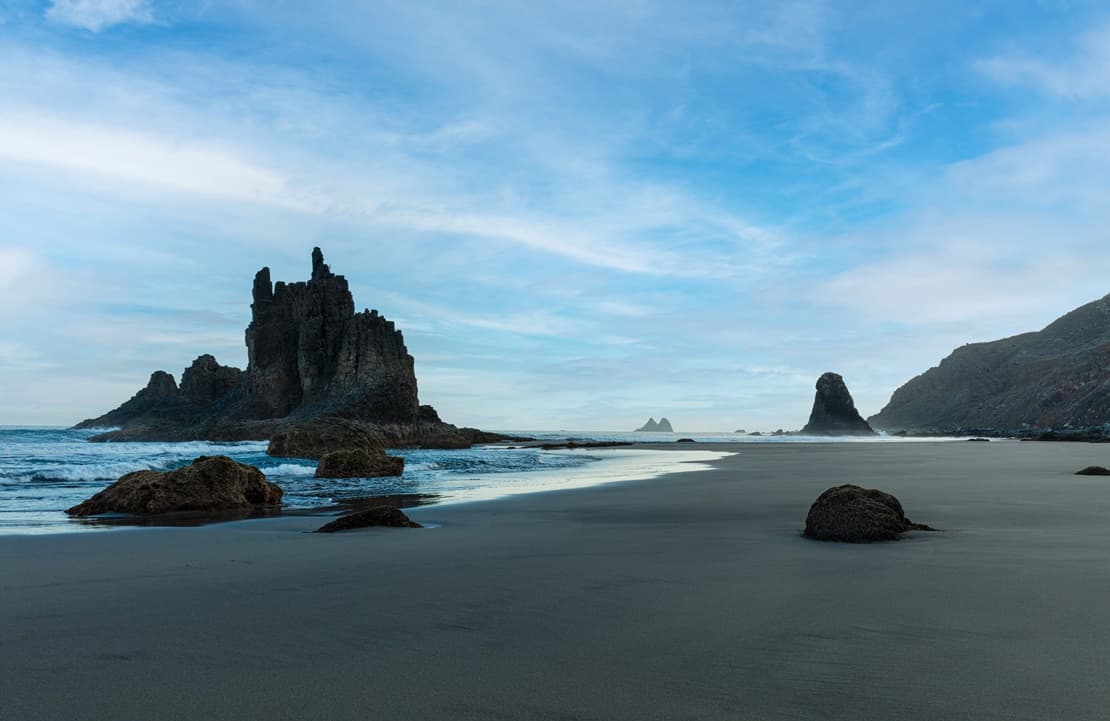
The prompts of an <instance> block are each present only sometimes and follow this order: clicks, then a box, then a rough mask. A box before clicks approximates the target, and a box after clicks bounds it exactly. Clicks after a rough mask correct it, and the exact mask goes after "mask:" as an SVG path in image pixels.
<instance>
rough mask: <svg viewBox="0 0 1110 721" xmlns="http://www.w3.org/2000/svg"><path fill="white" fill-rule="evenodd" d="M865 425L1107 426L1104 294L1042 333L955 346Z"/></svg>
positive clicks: (1108, 317) (1109, 371) (1109, 345)
mask: <svg viewBox="0 0 1110 721" xmlns="http://www.w3.org/2000/svg"><path fill="white" fill-rule="evenodd" d="M869 420H870V421H871V423H872V425H874V426H875V427H876V428H882V429H885V430H898V429H908V430H911V431H913V432H938V431H939V432H944V431H956V430H958V429H964V428H981V429H987V430H995V431H1022V430H1023V429H1024V430H1026V431H1028V430H1030V429H1053V428H1054V429H1057V430H1059V429H1064V428H1067V427H1069V426H1070V427H1072V428H1091V427H1096V426H1102V425H1103V424H1106V423H1110V295H1108V296H1106V297H1104V298H1102V299H1100V300H1096V301H1094V302H1092V303H1088V304H1087V305H1084V306H1082V307H1080V308H1077V309H1076V310H1073V311H1072V312H1070V313H1068V314H1066V315H1064V316H1063V317H1061V318H1059V319H1057V320H1056V321H1054V322H1052V323H1051V324H1049V325H1048V326H1047V327H1045V328H1044V329H1043V330H1041V331H1038V332H1035V333H1025V334H1022V335H1017V336H1013V337H1011V338H1004V339H1002V340H996V341H993V342H989V343H973V344H971V345H965V346H963V347H961V348H958V349H957V350H955V351H953V352H952V354H951V355H949V356H948V357H947V358H945V359H944V360H942V361H941V362H940V365H938V366H936V367H935V368H931V369H929V370H928V371H926V372H925V373H922V374H921V375H919V376H917V377H916V378H914V379H912V380H910V381H909V382H908V383H906V384H905V385H903V386H902V387H901V388H899V389H898V390H896V391H895V392H894V394H893V395H892V396H891V398H890V402H889V403H887V405H886V407H885V408H883V409H882V411H880V412H879V413H878V414H877V415H875V416H872V417H871V418H870V419H869Z"/></svg>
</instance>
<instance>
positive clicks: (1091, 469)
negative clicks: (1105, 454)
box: [1075, 466, 1110, 476]
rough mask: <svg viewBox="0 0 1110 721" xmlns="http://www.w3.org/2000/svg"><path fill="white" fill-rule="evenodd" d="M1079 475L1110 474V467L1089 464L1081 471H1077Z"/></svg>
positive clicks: (1076, 473)
mask: <svg viewBox="0 0 1110 721" xmlns="http://www.w3.org/2000/svg"><path fill="white" fill-rule="evenodd" d="M1075 475H1077V476H1110V468H1103V467H1102V466H1087V467H1086V468H1084V469H1083V470H1081V471H1076V472H1075Z"/></svg>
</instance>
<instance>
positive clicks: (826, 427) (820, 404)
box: [802, 373, 875, 436]
mask: <svg viewBox="0 0 1110 721" xmlns="http://www.w3.org/2000/svg"><path fill="white" fill-rule="evenodd" d="M802 433H803V434H806V435H816V436H873V435H875V431H874V430H872V428H871V426H869V425H868V424H867V421H865V420H863V417H862V416H860V414H859V411H857V410H856V404H855V402H854V401H853V400H852V394H851V393H849V392H848V386H847V385H846V384H845V383H844V379H843V378H842V377H841V376H839V375H837V374H836V373H825V374H824V375H822V376H821V377H820V378H818V379H817V394H816V395H815V396H814V398H813V411H812V412H811V413H810V414H809V423H807V424H806V427H805V428H803V429H802Z"/></svg>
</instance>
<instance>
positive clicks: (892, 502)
mask: <svg viewBox="0 0 1110 721" xmlns="http://www.w3.org/2000/svg"><path fill="white" fill-rule="evenodd" d="M913 530H917V531H931V530H933V529H931V528H929V527H928V526H925V525H922V524H919V523H913V522H912V521H910V520H909V519H908V518H906V514H905V513H904V512H903V511H902V504H901V503H899V502H898V499H897V498H895V497H894V496H892V495H890V494H889V493H883V492H882V491H877V490H874V489H872V488H861V487H859V486H854V485H843V486H836V487H834V488H830V489H828V490H827V491H825V492H824V493H822V494H821V495H820V496H818V497H817V500H816V501H814V502H813V505H812V506H810V509H809V514H808V515H807V516H806V530H805V535H806V536H808V537H809V538H813V539H816V540H818V541H843V542H846V543H870V542H872V541H893V540H897V538H898V537H899V536H900V535H901V534H903V533H905V532H906V531H913Z"/></svg>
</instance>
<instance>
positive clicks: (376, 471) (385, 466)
mask: <svg viewBox="0 0 1110 721" xmlns="http://www.w3.org/2000/svg"><path fill="white" fill-rule="evenodd" d="M404 470H405V459H404V458H401V457H399V456H390V455H386V452H385V451H383V450H382V449H381V448H351V449H347V450H344V451H332V452H331V453H325V454H324V456H323V457H322V458H321V459H320V463H319V464H317V466H316V477H317V478H376V477H378V476H399V475H401V473H403V472H404Z"/></svg>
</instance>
